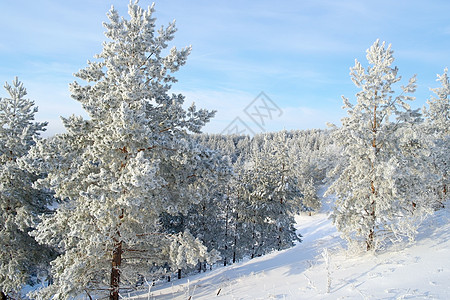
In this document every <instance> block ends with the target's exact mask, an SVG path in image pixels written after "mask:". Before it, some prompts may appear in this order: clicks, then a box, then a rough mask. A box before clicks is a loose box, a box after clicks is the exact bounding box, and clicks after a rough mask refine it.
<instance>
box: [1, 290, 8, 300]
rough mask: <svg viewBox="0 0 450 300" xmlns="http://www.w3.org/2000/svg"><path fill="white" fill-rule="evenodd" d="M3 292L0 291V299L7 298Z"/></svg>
mask: <svg viewBox="0 0 450 300" xmlns="http://www.w3.org/2000/svg"><path fill="white" fill-rule="evenodd" d="M7 299H8V298H6V295H5V293H3V292H1V291H0V300H7Z"/></svg>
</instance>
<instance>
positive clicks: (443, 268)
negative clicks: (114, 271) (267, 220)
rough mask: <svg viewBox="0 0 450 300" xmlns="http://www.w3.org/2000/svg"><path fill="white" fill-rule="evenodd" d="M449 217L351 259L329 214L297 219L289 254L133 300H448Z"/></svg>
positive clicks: (445, 214) (189, 280) (162, 288)
mask: <svg viewBox="0 0 450 300" xmlns="http://www.w3.org/2000/svg"><path fill="white" fill-rule="evenodd" d="M449 220H450V211H449V209H446V210H443V211H440V212H438V213H437V214H436V216H434V217H433V218H432V219H430V220H429V221H428V222H427V223H425V224H424V225H423V226H422V227H421V230H420V232H419V235H418V238H417V242H416V243H415V244H413V245H407V244H405V245H403V247H398V250H396V251H392V249H391V251H390V252H386V253H378V254H365V255H351V254H350V253H348V252H346V251H345V250H344V249H343V248H344V246H345V243H344V241H343V240H341V239H340V238H339V235H338V233H337V232H336V229H335V228H334V226H333V225H332V223H331V221H330V220H329V219H328V217H327V213H319V214H317V215H314V216H311V217H310V216H306V215H304V216H298V217H297V223H298V231H299V232H300V233H301V234H302V235H303V236H304V238H303V242H302V243H299V244H298V245H296V246H295V247H293V248H291V249H288V250H284V251H280V252H274V253H272V254H269V255H266V256H264V257H259V258H256V259H253V260H249V261H245V262H242V263H238V264H235V265H232V266H229V267H222V268H218V269H216V270H213V271H208V272H206V273H202V274H199V275H196V276H191V277H189V278H184V279H181V280H176V281H174V282H172V283H165V284H162V285H157V286H155V287H152V288H151V291H150V293H144V294H140V295H139V296H135V297H131V298H132V299H184V300H186V299H191V300H194V299H450V224H449ZM325 249H328V250H325ZM326 252H328V253H329V263H328V264H327V263H326V262H325V259H324V255H323V254H325V253H326ZM328 274H330V275H328ZM122 296H124V297H126V296H127V295H122ZM189 297H190V298H189Z"/></svg>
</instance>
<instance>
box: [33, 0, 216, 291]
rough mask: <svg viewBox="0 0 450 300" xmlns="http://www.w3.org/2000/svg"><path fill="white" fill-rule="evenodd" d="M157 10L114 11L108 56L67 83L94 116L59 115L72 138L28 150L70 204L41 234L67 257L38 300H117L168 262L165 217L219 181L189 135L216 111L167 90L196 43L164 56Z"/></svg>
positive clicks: (167, 32)
mask: <svg viewBox="0 0 450 300" xmlns="http://www.w3.org/2000/svg"><path fill="white" fill-rule="evenodd" d="M153 12H154V7H153V6H152V7H149V8H148V9H147V10H144V9H142V8H141V7H139V6H138V5H137V3H136V2H135V3H130V4H129V7H128V13H129V16H130V18H129V19H125V18H122V17H120V16H119V15H118V13H117V11H116V10H115V9H114V8H112V9H111V10H110V12H109V13H108V19H109V23H106V24H104V26H105V27H106V33H105V35H106V37H107V38H108V41H107V42H105V43H104V44H103V51H102V52H101V53H100V54H98V55H97V56H96V59H97V60H96V61H95V62H92V61H88V66H87V67H86V68H85V69H82V70H81V71H79V72H78V73H77V74H76V76H77V77H78V78H80V79H81V80H84V81H86V82H87V84H86V85H84V86H82V85H80V84H79V83H78V82H74V83H72V84H71V85H70V91H71V94H72V98H74V99H75V100H77V101H79V102H80V103H81V104H82V106H83V108H84V109H85V110H86V112H87V113H88V115H89V119H87V120H84V119H83V118H81V117H76V116H72V117H69V118H65V119H63V121H64V126H65V128H66V131H67V132H66V133H64V134H60V135H57V136H55V137H53V138H50V139H47V140H44V141H41V142H39V143H37V144H36V146H35V147H33V149H32V150H31V151H30V155H29V157H28V159H27V164H28V166H29V167H30V168H32V169H34V170H38V171H40V170H43V171H45V172H46V173H47V174H48V176H47V177H46V178H45V179H42V180H40V181H39V183H40V186H44V187H48V188H51V189H52V190H54V191H55V193H56V196H57V197H59V198H61V199H64V200H65V203H63V204H61V205H60V206H59V207H58V210H57V212H56V214H55V215H54V216H51V217H49V218H46V219H44V221H43V223H41V224H40V226H39V227H38V229H37V231H36V232H35V236H36V239H37V240H38V241H40V242H41V243H45V244H50V245H53V246H55V247H56V248H58V249H59V250H60V251H61V253H62V254H61V255H60V256H59V257H58V258H57V259H56V260H54V261H53V262H52V274H53V277H54V283H53V284H52V285H50V286H49V287H48V288H45V289H43V290H41V291H40V292H39V293H38V296H37V297H40V298H46V299H48V298H50V297H51V296H53V299H68V298H70V297H74V296H76V295H79V294H80V293H83V292H86V293H90V292H92V291H96V292H98V291H99V290H104V289H106V290H107V291H108V292H109V297H110V299H118V298H119V293H120V291H126V288H132V287H133V286H134V284H135V282H136V280H137V278H138V277H139V276H141V275H143V274H144V275H145V274H147V273H148V271H149V269H150V268H151V267H153V266H161V265H164V264H165V263H167V261H169V260H170V257H169V256H170V245H171V242H172V241H173V239H174V238H175V236H174V235H170V234H168V233H165V232H163V230H162V229H161V223H160V217H161V215H162V214H163V213H168V214H172V215H176V214H178V213H185V212H186V210H187V209H188V208H189V207H190V206H191V204H192V203H195V202H198V201H199V200H200V198H201V195H202V194H203V190H204V189H206V188H207V187H208V184H207V178H212V180H213V179H214V176H213V175H214V174H215V164H213V163H210V164H205V163H204V155H205V153H204V151H203V150H202V149H201V148H199V147H198V146H197V144H196V143H194V142H193V141H192V140H191V139H190V136H189V134H188V132H189V131H190V132H194V133H199V132H200V129H201V127H202V126H203V125H204V124H205V123H206V122H208V121H209V119H210V118H211V117H212V116H213V115H214V113H213V112H209V111H206V110H196V108H195V106H194V105H192V106H190V107H189V108H188V109H187V110H185V109H184V108H183V102H184V97H183V96H182V95H181V94H178V95H176V94H171V95H170V94H169V90H170V88H171V84H172V83H174V82H176V79H175V77H173V75H172V74H173V73H174V72H176V71H178V69H179V68H180V66H182V65H184V64H185V62H186V59H187V56H188V54H189V52H190V47H188V48H184V49H181V50H177V49H176V48H175V47H174V48H171V49H170V50H167V47H168V42H169V41H171V40H172V39H173V37H174V33H175V31H176V29H175V24H174V23H170V24H169V25H168V26H167V27H165V28H164V27H161V28H160V29H158V30H156V29H155V18H154V17H153ZM178 238H179V237H178Z"/></svg>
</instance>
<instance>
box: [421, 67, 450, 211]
mask: <svg viewBox="0 0 450 300" xmlns="http://www.w3.org/2000/svg"><path fill="white" fill-rule="evenodd" d="M437 81H439V82H440V83H441V86H440V87H438V88H433V89H431V90H432V91H433V92H434V94H435V95H436V96H433V97H431V99H429V100H428V101H427V104H428V106H429V108H428V109H425V108H424V114H425V117H426V123H425V127H426V132H427V134H428V135H429V136H430V137H431V143H432V149H433V151H432V152H431V156H432V166H431V169H432V170H434V172H435V173H436V174H437V175H438V176H439V177H438V179H437V182H436V184H435V186H434V187H433V188H434V189H435V190H436V194H437V196H438V199H437V202H438V205H437V206H438V207H443V205H444V202H445V201H446V200H447V199H448V195H449V192H448V189H449V186H450V178H449V175H448V174H449V173H450V164H449V161H450V154H449V150H448V149H450V96H449V95H450V82H449V79H448V69H445V70H444V73H443V74H442V75H438V76H437Z"/></svg>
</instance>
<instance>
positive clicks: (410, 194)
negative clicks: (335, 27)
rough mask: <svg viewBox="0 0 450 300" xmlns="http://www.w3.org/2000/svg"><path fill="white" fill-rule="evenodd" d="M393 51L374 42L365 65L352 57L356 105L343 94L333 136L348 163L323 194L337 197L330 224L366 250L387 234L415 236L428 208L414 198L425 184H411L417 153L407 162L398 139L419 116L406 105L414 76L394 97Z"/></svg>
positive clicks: (408, 131)
mask: <svg viewBox="0 0 450 300" xmlns="http://www.w3.org/2000/svg"><path fill="white" fill-rule="evenodd" d="M392 54H393V51H392V50H391V46H390V45H389V46H387V47H386V45H385V43H384V42H383V43H381V44H380V42H379V41H378V40H377V41H376V42H375V43H374V44H373V45H372V46H371V47H370V48H369V49H368V50H367V55H366V57H367V60H368V62H369V66H368V67H367V69H364V68H363V66H362V65H361V63H359V62H358V61H355V66H354V67H353V68H351V73H350V74H351V76H352V81H353V82H354V84H355V85H356V86H357V87H359V88H361V91H360V92H358V93H357V95H356V104H351V103H350V101H349V100H348V99H347V98H345V97H343V100H344V108H345V109H346V110H347V114H348V116H347V117H345V118H344V119H342V127H340V128H339V129H338V130H336V131H335V134H334V138H335V139H336V140H337V142H338V143H340V144H341V145H342V146H343V147H344V149H343V151H344V155H345V156H347V165H346V166H343V167H342V166H338V169H339V168H341V169H342V172H341V173H340V174H339V177H338V179H337V180H336V181H335V182H334V183H333V184H332V185H331V187H330V188H329V190H328V192H327V193H329V194H330V193H334V194H336V196H337V200H336V207H335V210H334V213H333V219H334V223H335V224H336V226H337V228H338V230H340V231H341V232H342V234H343V236H344V237H345V238H346V239H347V240H349V241H350V242H354V241H356V242H357V243H362V244H364V245H365V248H366V249H367V250H374V249H376V248H377V247H378V246H380V243H381V242H382V241H384V240H385V239H386V238H392V239H393V240H398V239H401V237H404V236H407V237H409V238H413V236H414V233H415V226H414V225H415V223H414V221H415V220H417V219H418V218H419V219H420V217H419V216H421V215H422V214H423V213H424V211H426V210H427V208H426V207H424V206H422V205H421V204H422V203H423V202H421V203H415V202H414V200H412V199H415V196H416V195H415V192H416V191H417V189H418V188H420V187H423V185H420V184H419V185H418V186H417V187H416V188H414V189H412V188H411V186H412V182H414V180H415V179H416V178H417V172H415V171H411V170H410V169H412V168H414V164H415V163H416V162H417V161H420V159H421V157H420V155H418V157H413V156H412V155H410V156H409V158H410V159H412V160H409V161H406V162H405V160H403V158H404V155H405V154H404V152H402V149H401V147H402V144H401V143H399V141H398V137H399V132H400V130H403V133H411V132H412V131H411V130H407V128H412V127H413V126H414V124H417V123H419V122H420V120H421V118H420V114H419V113H418V111H417V110H411V109H410V106H409V105H408V104H407V102H408V101H412V100H414V97H413V96H411V95H410V94H411V93H413V92H414V91H415V77H412V78H411V79H410V80H409V83H408V84H407V85H406V86H402V87H401V90H402V93H401V94H399V95H398V96H394V95H393V94H394V90H393V85H395V84H396V83H398V82H399V81H400V80H401V78H400V77H399V76H397V73H398V69H397V67H394V68H392V67H391V66H392V63H393V62H394V57H393V56H392ZM391 119H394V120H391ZM410 174H412V175H411V176H409V175H410ZM410 188H411V189H410Z"/></svg>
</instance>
